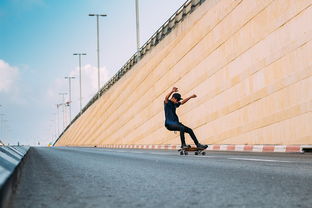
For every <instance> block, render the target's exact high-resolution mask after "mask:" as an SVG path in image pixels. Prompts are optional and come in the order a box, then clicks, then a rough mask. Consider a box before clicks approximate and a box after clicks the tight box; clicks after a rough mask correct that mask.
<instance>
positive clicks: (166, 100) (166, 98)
mask: <svg viewBox="0 0 312 208" xmlns="http://www.w3.org/2000/svg"><path fill="white" fill-rule="evenodd" d="M174 92H178V88H177V87H173V88H172V90H171V92H170V93H169V94H168V95H167V96H166V97H165V103H168V101H169V97H170V96H171V95H172V93H174Z"/></svg>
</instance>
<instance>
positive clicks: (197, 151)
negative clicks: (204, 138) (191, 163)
mask: <svg viewBox="0 0 312 208" xmlns="http://www.w3.org/2000/svg"><path fill="white" fill-rule="evenodd" d="M205 149H207V148H205ZM205 149H200V148H197V147H188V148H183V149H182V148H181V149H179V150H178V151H179V152H180V155H188V152H195V153H194V154H195V155H206V152H205V151H204V150H205Z"/></svg>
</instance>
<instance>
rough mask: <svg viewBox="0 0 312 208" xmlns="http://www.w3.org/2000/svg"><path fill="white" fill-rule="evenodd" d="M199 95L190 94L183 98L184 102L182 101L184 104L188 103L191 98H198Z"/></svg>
mask: <svg viewBox="0 0 312 208" xmlns="http://www.w3.org/2000/svg"><path fill="white" fill-rule="evenodd" d="M196 97H197V95H195V94H194V95H192V96H190V97H188V98H185V99H183V100H182V102H181V105H183V104H184V103H186V102H187V101H189V100H190V99H191V98H196Z"/></svg>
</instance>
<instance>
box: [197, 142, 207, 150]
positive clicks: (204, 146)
mask: <svg viewBox="0 0 312 208" xmlns="http://www.w3.org/2000/svg"><path fill="white" fill-rule="evenodd" d="M207 147H208V145H202V144H200V143H198V144H197V148H198V149H206V148H207Z"/></svg>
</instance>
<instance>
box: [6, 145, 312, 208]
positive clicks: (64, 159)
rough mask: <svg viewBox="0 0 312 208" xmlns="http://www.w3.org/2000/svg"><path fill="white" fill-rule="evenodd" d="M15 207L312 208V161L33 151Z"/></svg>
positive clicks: (290, 156)
mask: <svg viewBox="0 0 312 208" xmlns="http://www.w3.org/2000/svg"><path fill="white" fill-rule="evenodd" d="M10 207H12V208H14V207H15V208H17V207H18V208H20V207H23V208H24V207H25V208H27V207H29V208H36V207H45V208H47V207H58V208H62V207H64V208H71V207H83V208H85V207H127V208H129V207H157V208H158V207H170V208H171V207H222V208H223V207H261V208H262V207H283V208H284V207H291V208H293V207H309V208H310V207H312V155H311V154H309V155H308V154H304V155H303V154H285V153H283V154H278V153H271V154H264V153H235V152H209V153H208V154H207V155H206V156H194V155H188V156H180V155H178V153H177V151H160V150H158V151H156V150H155V151H151V150H125V149H123V150H121V149H119V150H118V149H100V148H32V149H31V150H30V157H29V160H28V161H26V163H25V166H24V169H23V171H22V175H21V180H20V182H19V184H18V186H17V190H16V193H15V194H14V195H13V197H12V198H11V202H10Z"/></svg>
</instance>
